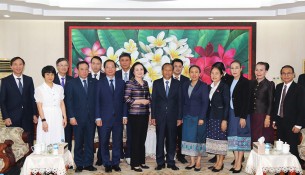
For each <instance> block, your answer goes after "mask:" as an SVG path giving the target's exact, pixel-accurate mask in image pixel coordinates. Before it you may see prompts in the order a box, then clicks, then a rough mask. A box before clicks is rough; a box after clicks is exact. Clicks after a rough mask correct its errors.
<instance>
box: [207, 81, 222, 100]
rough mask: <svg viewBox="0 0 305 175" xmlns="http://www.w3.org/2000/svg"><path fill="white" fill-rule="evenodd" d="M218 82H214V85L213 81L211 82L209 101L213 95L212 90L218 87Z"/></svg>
mask: <svg viewBox="0 0 305 175" xmlns="http://www.w3.org/2000/svg"><path fill="white" fill-rule="evenodd" d="M219 84H220V81H219V82H218V83H217V84H216V86H215V84H214V82H213V83H212V84H211V90H210V94H209V98H210V101H211V99H212V97H213V94H214V92H215V91H216V89H217V88H218V86H219Z"/></svg>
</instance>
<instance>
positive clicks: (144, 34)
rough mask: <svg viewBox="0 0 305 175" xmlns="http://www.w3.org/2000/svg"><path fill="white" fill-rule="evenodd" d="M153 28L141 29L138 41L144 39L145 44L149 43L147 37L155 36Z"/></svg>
mask: <svg viewBox="0 0 305 175" xmlns="http://www.w3.org/2000/svg"><path fill="white" fill-rule="evenodd" d="M153 34H154V32H153V30H139V33H138V41H142V42H143V43H144V44H145V45H148V44H149V42H148V41H147V37H149V36H153Z"/></svg>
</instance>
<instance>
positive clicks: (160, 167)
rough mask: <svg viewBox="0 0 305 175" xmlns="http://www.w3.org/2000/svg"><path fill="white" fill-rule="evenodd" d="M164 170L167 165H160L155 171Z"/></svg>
mask: <svg viewBox="0 0 305 175" xmlns="http://www.w3.org/2000/svg"><path fill="white" fill-rule="evenodd" d="M163 168H165V164H163V165H158V166H157V167H156V168H155V170H162V169H163Z"/></svg>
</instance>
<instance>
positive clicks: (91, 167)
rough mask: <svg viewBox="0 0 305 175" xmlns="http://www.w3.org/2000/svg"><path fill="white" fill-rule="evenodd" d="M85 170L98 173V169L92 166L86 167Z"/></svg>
mask: <svg viewBox="0 0 305 175" xmlns="http://www.w3.org/2000/svg"><path fill="white" fill-rule="evenodd" d="M84 170H88V171H96V170H97V169H96V168H95V167H94V166H92V165H90V166H86V167H84Z"/></svg>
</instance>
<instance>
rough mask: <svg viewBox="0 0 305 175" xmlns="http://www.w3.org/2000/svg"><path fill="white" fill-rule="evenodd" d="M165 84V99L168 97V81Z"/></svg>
mask: <svg viewBox="0 0 305 175" xmlns="http://www.w3.org/2000/svg"><path fill="white" fill-rule="evenodd" d="M165 83H166V88H165V93H166V97H168V92H169V86H168V83H169V81H165Z"/></svg>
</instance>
